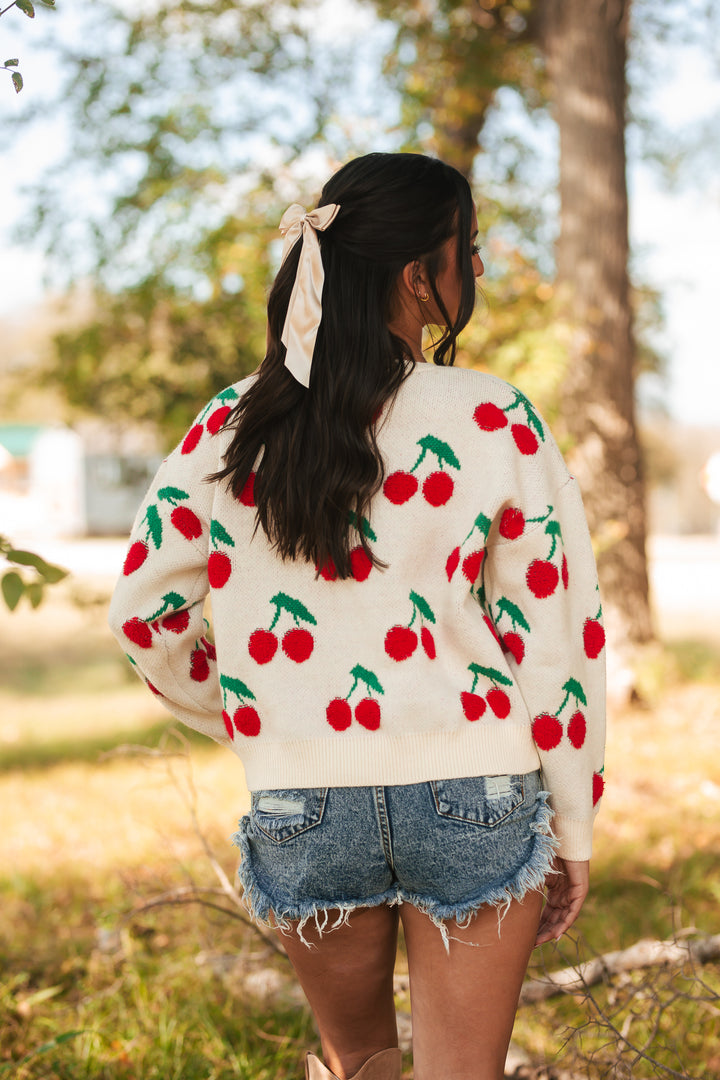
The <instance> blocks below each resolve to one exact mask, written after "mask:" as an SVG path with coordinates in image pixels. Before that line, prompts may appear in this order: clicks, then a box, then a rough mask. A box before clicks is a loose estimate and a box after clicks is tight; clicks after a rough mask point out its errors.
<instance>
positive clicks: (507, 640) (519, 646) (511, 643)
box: [500, 630, 525, 664]
mask: <svg viewBox="0 0 720 1080" xmlns="http://www.w3.org/2000/svg"><path fill="white" fill-rule="evenodd" d="M500 644H501V645H502V649H503V652H509V653H510V655H511V656H512V658H513V660H514V661H515V663H516V664H522V662H523V659H524V657H525V642H524V641H523V639H522V638H521V637H520V635H519V634H516V633H515V631H514V630H508V632H507V634H503V635H502V638H501V639H500Z"/></svg>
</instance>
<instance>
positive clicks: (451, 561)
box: [445, 547, 460, 581]
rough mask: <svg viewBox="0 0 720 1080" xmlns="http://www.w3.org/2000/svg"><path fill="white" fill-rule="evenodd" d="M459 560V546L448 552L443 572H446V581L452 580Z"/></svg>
mask: <svg viewBox="0 0 720 1080" xmlns="http://www.w3.org/2000/svg"><path fill="white" fill-rule="evenodd" d="M459 562H460V548H459V547H456V548H454V549H453V550H452V551H451V552H450V554H449V556H448V561H447V562H446V563H445V573H446V574H447V579H448V581H452V578H453V574H454V573H455V571H456V570H457V568H458V564H459Z"/></svg>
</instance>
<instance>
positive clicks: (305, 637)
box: [110, 364, 605, 859]
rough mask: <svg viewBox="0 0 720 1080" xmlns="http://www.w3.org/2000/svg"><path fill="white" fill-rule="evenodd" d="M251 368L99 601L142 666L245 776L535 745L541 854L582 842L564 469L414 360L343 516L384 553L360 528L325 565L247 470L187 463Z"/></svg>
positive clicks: (422, 761)
mask: <svg viewBox="0 0 720 1080" xmlns="http://www.w3.org/2000/svg"><path fill="white" fill-rule="evenodd" d="M252 378H253V376H250V379H252ZM249 385H250V380H244V381H241V382H239V383H237V384H236V385H235V386H233V387H230V388H228V389H227V390H224V391H223V392H222V393H221V394H219V395H218V396H217V397H216V398H214V399H213V400H212V401H211V402H210V403H209V404H208V405H207V406H206V407H205V408H204V409H203V410H202V412H201V413H200V415H199V416H198V418H197V420H196V422H195V424H194V425H193V426H192V428H191V429H190V431H189V432H188V434H187V436H186V437H185V439H184V440H183V442H182V443H181V445H180V446H178V447H177V449H176V450H174V451H173V453H172V454H170V456H169V457H168V458H167V459H166V461H165V462H164V463H163V465H162V466H161V468H160V470H159V472H158V474H157V476H156V478H155V480H154V482H153V484H152V487H151V489H150V491H149V493H148V495H147V497H146V499H145V501H144V503H143V505H142V506H141V508H140V510H139V512H138V516H137V519H136V522H135V526H134V529H133V533H132V537H131V541H130V547H129V550H128V554H127V557H126V560H125V564H124V568H123V572H122V574H121V576H120V579H119V581H118V584H117V587H116V590H115V593H114V596H113V600H112V605H111V612H110V622H111V626H112V628H113V631H114V633H115V634H116V636H117V637H118V639H119V640H120V642H121V644H122V646H123V648H124V649H125V651H126V652H127V654H128V656H129V658H130V660H131V661H132V663H133V664H134V665H135V666H136V668H137V670H138V672H139V674H140V675H142V676H143V677H144V679H145V681H146V682H147V684H148V686H149V687H150V689H151V690H152V691H153V692H154V693H155V694H157V695H159V697H160V700H161V701H162V702H163V704H164V705H166V706H167V708H168V709H169V710H170V711H171V712H172V713H173V714H174V715H175V716H176V717H178V718H179V719H180V720H182V721H183V722H185V723H186V724H188V725H189V726H191V727H193V728H195V729H197V730H198V731H201V732H203V733H205V734H206V735H209V736H210V737H211V738H213V739H215V740H216V741H217V742H218V743H221V744H223V745H225V746H228V747H229V748H230V749H231V750H233V751H234V752H235V753H236V754H237V755H238V756H239V757H240V758H241V760H242V762H243V765H244V768H245V774H246V780H247V785H248V787H249V789H250V790H251V791H257V790H262V789H276V788H303V787H325V786H347V785H349V786H356V785H383V784H409V783H417V782H421V781H425V780H432V779H447V778H452V777H463V776H474V775H498V774H505V773H525V772H531V771H534V770H535V769H537V768H538V767H541V768H542V771H543V778H544V784H545V786H546V788H547V790H548V791H549V792H550V802H551V805H552V807H553V809H554V811H555V816H554V824H553V829H554V831H555V833H556V835H557V836H558V837H559V839H560V841H561V847H560V854H561V855H563V856H564V857H565V858H569V859H585V858H588V857H589V855H590V851H591V832H592V822H593V818H594V814H595V811H596V809H597V803H598V801H599V799H600V796H601V794H602V790H603V744H604V702H605V685H604V633H603V629H602V623H601V610H600V599H599V593H598V587H597V578H596V572H595V563H594V559H593V553H592V549H591V545H590V539H589V536H588V530H587V525H586V522H585V515H584V512H583V508H582V503H581V499H580V495H579V493H578V489H577V485H576V483H575V481H574V480H573V478H572V477H571V476H570V475H569V473H568V471H567V468H566V466H565V464H564V462H563V459H562V457H561V455H560V452H559V450H558V448H557V446H556V444H555V443H554V441H553V439H552V436H551V435H550V433H549V431H548V429H547V427H546V426H545V424H544V423H543V421H542V420H541V419H540V417H539V416H538V414H537V413H536V411H535V410H534V408H533V407H532V405H531V404H530V402H529V401H528V400H527V399H526V398H525V397H524V396H523V395H522V394H521V393H520V392H519V391H518V390H516V389H514V388H513V387H512V386H510V385H508V384H507V383H505V382H503V381H501V380H500V379H497V378H495V377H493V376H490V375H486V374H482V373H479V372H476V371H469V370H466V369H456V368H438V367H435V366H433V365H429V364H418V365H417V366H416V367H415V368H414V369H413V370H412V372H411V373H410V375H409V376H408V378H407V379H406V381H405V382H404V383H403V385H402V386H401V388H400V390H399V392H398V395H397V397H396V399H395V401H394V403H393V404H392V406H386V408H385V411H384V414H383V416H382V418H381V421H380V425H379V433H378V438H379V445H380V448H381V451H382V454H383V458H384V461H385V468H386V471H385V480H384V484H383V487H382V489H381V490H380V491H379V492H378V494H377V495H376V497H375V498H374V500H373V503H372V508H371V513H370V515H369V517H368V518H367V519H365V518H363V519H362V520H360V521H358V520H357V519H353V520H352V528H353V529H355V530H356V532H357V535H358V539H359V535H360V530H362V531H363V532H364V533H365V534H366V535H367V537H368V538H369V540H370V542H371V546H372V548H373V550H374V551H375V552H376V553H377V555H378V556H379V557H380V559H382V560H383V561H384V562H385V563H387V569H385V570H380V569H377V568H374V567H373V568H371V566H370V564H369V562H368V560H367V558H366V556H365V555H364V553H363V551H362V548H361V547H360V546H359V543H358V545H357V546H356V547H355V549H354V552H353V555H352V565H353V577H352V578H350V579H347V580H344V581H343V580H340V579H337V578H336V577H335V575H334V573H333V568H332V566H324V567H320V568H316V567H315V566H314V565H312V564H310V563H307V562H305V561H291V560H289V561H285V562H283V561H282V560H281V559H280V558H279V557H278V556H277V555H276V553H275V552H274V551H273V550H272V548H271V545H270V544H269V543H268V541H267V538H266V537H265V535H264V533H263V531H262V529H260V528H259V529H258V530H257V532H256V533H254V526H255V511H254V503H253V484H252V480H253V476H252V475H251V478H250V480H249V482H248V484H247V485H246V487H245V490H244V491H243V492H242V494H241V497H240V498H235V497H234V496H233V494H232V493H231V492H230V491H229V490H228V488H227V486H226V484H225V483H220V484H217V483H209V482H207V481H206V479H205V478H206V477H207V476H208V475H209V474H210V473H213V472H214V471H216V470H217V469H218V468H219V467H220V466H221V462H222V458H223V454H224V451H225V449H226V447H227V445H228V443H229V441H230V438H231V432H230V430H229V429H228V428H227V427H224V426H223V425H224V422H225V420H226V418H227V416H228V413H229V411H230V408H231V406H232V405H233V403H234V402H235V401H236V400H237V398H238V396H239V395H241V394H242V393H243V391H244V389H246V388H247V387H248V386H249ZM318 569H319V573H318ZM208 592H209V594H210V598H211V610H212V623H213V633H212V636H211V634H210V631H209V627H208V624H207V622H206V620H205V618H204V601H205V598H206V596H207V594H208ZM211 637H212V640H211Z"/></svg>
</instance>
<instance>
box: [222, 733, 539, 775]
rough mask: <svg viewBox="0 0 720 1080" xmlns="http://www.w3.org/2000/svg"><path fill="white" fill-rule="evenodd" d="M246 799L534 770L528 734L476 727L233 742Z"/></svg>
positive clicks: (534, 753) (534, 758)
mask: <svg viewBox="0 0 720 1080" xmlns="http://www.w3.org/2000/svg"><path fill="white" fill-rule="evenodd" d="M232 749H233V750H235V752H236V753H237V754H238V755H239V756H241V757H242V761H243V765H244V766H245V776H246V780H247V786H248V788H249V790H250V791H265V790H272V789H276V788H307V787H366V786H381V785H386V784H387V785H390V784H419V783H421V782H422V781H424V780H448V779H452V778H455V777H462V776H502V775H504V774H506V773H510V774H512V773H528V772H534V771H535V770H536V769H538V768H540V760H539V757H538V754H537V750H536V749H535V745H534V744H533V742H532V740H531V738H530V736H529V729H528V727H527V726H523V725H515V724H508V725H503V727H502V730H501V731H500V730H498V726H497V725H495V724H493V725H492V727H490V726H487V727H485V728H480V727H476V726H475V725H471V724H468V726H467V728H464V729H460V730H455V731H428V732H408V733H407V734H404V735H400V734H399V735H384V734H381V733H380V732H378V733H369V734H367V735H362V736H359V737H348V735H347V733H342V735H338V737H337V738H335V737H332V736H331V737H328V738H324V739H313V740H310V739H307V740H304V739H296V740H292V741H290V740H284V741H282V742H268V741H267V740H263V742H262V743H257V744H256V745H253V744H252V743H251V742H250V740H248V739H246V740H243V745H242V746H239V745H238V741H237V740H236V741H235V743H234V745H233V747H232Z"/></svg>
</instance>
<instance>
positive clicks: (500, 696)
mask: <svg viewBox="0 0 720 1080" xmlns="http://www.w3.org/2000/svg"><path fill="white" fill-rule="evenodd" d="M486 697H487V703H488V705H489V706H490V708H491V709H492V711H493V712H494V713H495V715H496V716H497V717H499V718H500V719H501V720H504V719H505V717H506V716H507V715H508V714H509V712H510V698H509V697H508V696H507V694H506V693H505V691H504V690H500V689H498V687H497V686H493V688H492V689H491V690H488V692H487V695H486Z"/></svg>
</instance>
